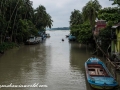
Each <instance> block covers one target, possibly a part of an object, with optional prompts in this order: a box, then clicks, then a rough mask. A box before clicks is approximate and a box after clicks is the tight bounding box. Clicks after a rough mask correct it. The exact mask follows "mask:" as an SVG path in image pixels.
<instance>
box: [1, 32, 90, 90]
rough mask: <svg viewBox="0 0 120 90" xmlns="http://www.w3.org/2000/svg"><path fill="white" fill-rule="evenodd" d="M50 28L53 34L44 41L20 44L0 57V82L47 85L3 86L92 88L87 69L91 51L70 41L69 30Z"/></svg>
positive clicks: (21, 89)
mask: <svg viewBox="0 0 120 90" xmlns="http://www.w3.org/2000/svg"><path fill="white" fill-rule="evenodd" d="M47 32H48V33H50V36H51V37H50V38H47V39H46V40H45V41H43V42H41V43H40V44H37V45H25V46H20V47H19V48H14V49H11V50H8V51H6V52H5V54H4V55H2V56H1V57H0V85H10V84H11V85H19V86H20V85H21V86H22V85H33V84H34V85H35V84H39V85H45V87H13V88H12V87H3V88H1V89H0V90H92V89H91V88H90V86H89V84H88V83H87V81H86V76H85V69H84V63H85V61H86V60H87V59H88V58H89V57H91V56H92V55H91V51H90V50H89V49H88V48H87V47H86V46H84V45H80V44H78V43H75V42H69V41H68V38H66V36H65V35H67V34H69V30H68V31H61V30H59V31H58V30H56V31H47ZM62 38H63V39H64V41H62V40H61V39H62ZM36 86H37V85H36Z"/></svg>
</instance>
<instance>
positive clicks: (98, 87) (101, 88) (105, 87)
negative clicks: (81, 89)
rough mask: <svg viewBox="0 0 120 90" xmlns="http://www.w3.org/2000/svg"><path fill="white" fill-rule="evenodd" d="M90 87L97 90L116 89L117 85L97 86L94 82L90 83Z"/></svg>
mask: <svg viewBox="0 0 120 90" xmlns="http://www.w3.org/2000/svg"><path fill="white" fill-rule="evenodd" d="M90 85H91V87H92V88H95V89H99V90H111V89H116V88H118V86H105V85H104V86H99V85H95V84H90Z"/></svg>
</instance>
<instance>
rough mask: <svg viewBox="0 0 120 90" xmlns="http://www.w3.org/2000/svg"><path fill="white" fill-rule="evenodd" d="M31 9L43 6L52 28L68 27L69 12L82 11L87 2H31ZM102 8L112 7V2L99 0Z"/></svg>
mask: <svg viewBox="0 0 120 90" xmlns="http://www.w3.org/2000/svg"><path fill="white" fill-rule="evenodd" d="M31 1H33V7H34V8H37V7H38V6H39V5H43V6H44V7H45V8H46V11H47V13H49V14H50V16H51V17H52V19H53V21H54V22H53V27H68V26H69V20H70V19H69V18H70V15H71V12H72V11H73V10H74V9H77V10H80V11H82V8H83V7H84V6H85V5H86V3H87V2H88V1H89V0H31ZM99 3H100V4H101V5H102V7H112V5H111V4H112V1H109V0H99Z"/></svg>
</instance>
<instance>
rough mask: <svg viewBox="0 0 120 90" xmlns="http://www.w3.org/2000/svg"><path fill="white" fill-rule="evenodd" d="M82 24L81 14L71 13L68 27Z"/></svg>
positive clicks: (78, 12) (77, 11)
mask: <svg viewBox="0 0 120 90" xmlns="http://www.w3.org/2000/svg"><path fill="white" fill-rule="evenodd" d="M82 23H83V18H82V13H81V12H80V11H79V10H75V9H74V11H73V12H71V16H70V26H73V25H80V24H82Z"/></svg>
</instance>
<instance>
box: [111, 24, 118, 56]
mask: <svg viewBox="0 0 120 90" xmlns="http://www.w3.org/2000/svg"><path fill="white" fill-rule="evenodd" d="M113 53H118V54H120V23H118V24H116V25H114V26H112V29H111V54H113Z"/></svg>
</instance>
